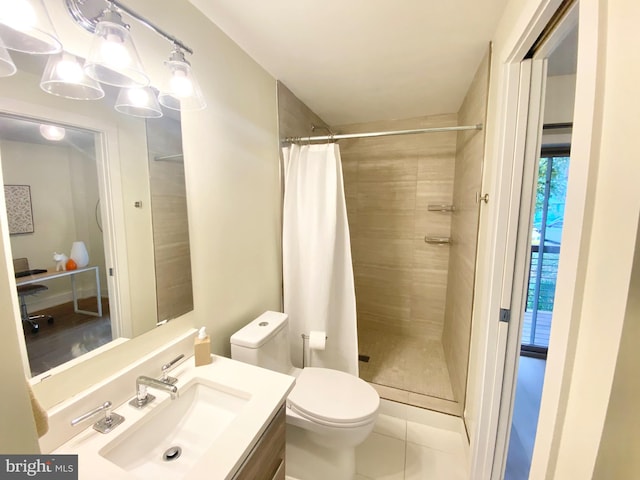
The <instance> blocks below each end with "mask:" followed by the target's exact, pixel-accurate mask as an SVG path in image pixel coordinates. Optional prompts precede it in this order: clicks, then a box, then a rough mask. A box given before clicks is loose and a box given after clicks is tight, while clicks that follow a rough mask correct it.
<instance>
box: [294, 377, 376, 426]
mask: <svg viewBox="0 0 640 480" xmlns="http://www.w3.org/2000/svg"><path fill="white" fill-rule="evenodd" d="M287 403H289V406H290V407H291V408H292V409H293V410H295V411H297V412H298V413H299V414H301V415H302V416H305V417H307V418H310V419H317V420H319V421H321V422H329V423H338V424H340V423H358V422H362V421H363V420H366V419H367V418H369V417H371V416H373V415H375V413H376V412H377V411H378V406H379V405H380V396H379V395H378V392H376V391H375V390H374V388H373V387H371V386H370V385H369V384H368V383H367V382H365V381H364V380H361V379H359V378H358V377H355V376H353V375H350V374H348V373H345V372H341V371H338V370H331V369H328V368H304V369H303V370H302V372H300V375H299V376H298V378H297V379H296V384H295V387H293V390H292V391H291V393H290V394H289V396H288V398H287Z"/></svg>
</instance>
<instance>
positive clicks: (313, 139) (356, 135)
mask: <svg viewBox="0 0 640 480" xmlns="http://www.w3.org/2000/svg"><path fill="white" fill-rule="evenodd" d="M464 130H482V124H481V123H478V124H477V125H465V126H460V127H438V128H417V129H413V130H392V131H388V132H369V133H340V134H333V135H319V136H315V137H287V138H285V139H284V142H285V143H301V142H321V141H327V140H329V141H332V140H346V139H348V138H372V137H390V136H393V135H413V134H416V133H437V132H460V131H464Z"/></svg>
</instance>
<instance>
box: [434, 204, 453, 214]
mask: <svg viewBox="0 0 640 480" xmlns="http://www.w3.org/2000/svg"><path fill="white" fill-rule="evenodd" d="M455 209H456V207H454V206H453V205H444V204H443V205H427V210H428V211H429V212H453V211H455Z"/></svg>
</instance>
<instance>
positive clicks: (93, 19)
mask: <svg viewBox="0 0 640 480" xmlns="http://www.w3.org/2000/svg"><path fill="white" fill-rule="evenodd" d="M90 3H93V2H91V1H89V0H66V5H67V10H68V11H69V13H70V14H71V16H72V17H73V18H74V19H75V20H76V22H77V23H78V24H79V25H80V26H82V27H83V28H84V29H85V30H88V31H90V32H91V33H94V32H95V27H96V25H97V24H98V22H99V21H100V19H101V17H102V15H103V12H104V8H102V9H101V10H100V14H99V15H97V16H95V15H92V14H89V13H88V12H89V11H90V10H91V8H94V9H95V5H89V4H90ZM102 3H106V4H107V7H110V6H115V7H116V8H117V9H118V10H121V11H123V12H124V13H126V14H127V15H129V16H130V17H132V18H133V19H135V20H137V21H138V22H139V23H141V24H142V25H144V26H145V27H147V28H148V29H150V30H153V31H154V32H155V33H156V34H158V35H160V36H161V37H163V38H164V39H165V40H167V41H168V42H170V43H172V44H173V45H177V46H178V47H180V48H181V49H182V50H184V51H185V52H187V53H189V54H191V55H193V50H192V49H191V48H189V47H188V46H187V45H185V44H184V43H183V42H182V41H181V40H179V39H177V38H176V37H174V36H173V35H171V34H170V33H167V32H166V31H165V30H163V29H162V28H160V27H158V26H157V25H156V24H154V23H153V22H151V21H150V20H148V19H147V18H145V17H144V16H142V15H140V14H139V13H137V12H135V11H134V10H132V9H131V8H129V7H127V6H126V5H124V4H123V3H122V2H120V1H118V0H104V1H103V2H102Z"/></svg>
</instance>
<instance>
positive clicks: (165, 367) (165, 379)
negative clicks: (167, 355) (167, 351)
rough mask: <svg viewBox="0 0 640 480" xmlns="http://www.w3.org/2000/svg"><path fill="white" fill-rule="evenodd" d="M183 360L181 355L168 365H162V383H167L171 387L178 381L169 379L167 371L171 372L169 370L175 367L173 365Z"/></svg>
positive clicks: (172, 378) (173, 378) (174, 378)
mask: <svg viewBox="0 0 640 480" xmlns="http://www.w3.org/2000/svg"><path fill="white" fill-rule="evenodd" d="M183 358H184V354H183V353H181V354H180V355H178V356H177V357H176V358H174V359H173V360H171V361H170V362H169V363H165V364H164V365H162V381H163V382H164V383H168V384H169V385H173V384H175V383H176V382H177V381H178V379H177V378H176V377H170V376H169V370H171V368H173V367H174V366H175V364H176V363H178V362H179V361H180V360H182V359H183Z"/></svg>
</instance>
